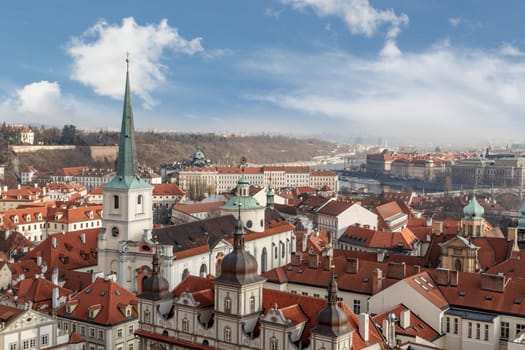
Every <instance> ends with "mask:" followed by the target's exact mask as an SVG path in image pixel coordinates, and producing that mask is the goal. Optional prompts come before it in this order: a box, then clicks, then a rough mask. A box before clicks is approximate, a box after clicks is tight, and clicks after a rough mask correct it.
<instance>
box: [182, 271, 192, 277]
mask: <svg viewBox="0 0 525 350" xmlns="http://www.w3.org/2000/svg"><path fill="white" fill-rule="evenodd" d="M189 274H190V270H188V269H184V271H182V279H185V278H186V277H188V275H189Z"/></svg>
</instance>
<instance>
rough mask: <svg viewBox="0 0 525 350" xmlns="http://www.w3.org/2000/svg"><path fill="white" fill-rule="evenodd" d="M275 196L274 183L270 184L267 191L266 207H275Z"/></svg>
mask: <svg viewBox="0 0 525 350" xmlns="http://www.w3.org/2000/svg"><path fill="white" fill-rule="evenodd" d="M274 197H275V193H274V192H273V188H272V184H271V183H270V184H269V185H268V191H267V192H266V207H268V208H270V209H274Z"/></svg>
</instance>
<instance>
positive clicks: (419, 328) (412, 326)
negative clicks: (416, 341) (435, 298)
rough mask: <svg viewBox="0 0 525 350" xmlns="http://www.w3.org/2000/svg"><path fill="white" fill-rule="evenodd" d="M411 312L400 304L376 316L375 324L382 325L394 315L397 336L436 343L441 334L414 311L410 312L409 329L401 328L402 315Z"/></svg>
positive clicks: (374, 318)
mask: <svg viewBox="0 0 525 350" xmlns="http://www.w3.org/2000/svg"><path fill="white" fill-rule="evenodd" d="M407 310H409V309H408V308H407V307H406V306H405V305H403V304H399V305H396V306H394V307H393V308H391V309H390V310H387V311H385V312H383V313H381V314H378V315H375V316H374V317H372V319H373V320H374V322H375V323H377V324H380V325H382V324H383V321H384V320H385V319H386V318H387V317H388V315H389V314H391V313H393V314H394V315H395V316H396V319H397V321H396V324H395V327H396V335H400V336H404V337H413V338H415V337H419V338H423V339H425V340H426V341H428V342H432V341H434V340H435V339H436V338H437V337H439V336H440V334H439V332H437V331H436V330H435V329H433V328H432V327H430V326H429V325H428V324H427V323H426V322H425V321H423V320H422V319H421V318H419V317H418V316H417V315H415V314H414V313H413V312H412V311H409V312H410V317H409V320H410V321H409V326H408V327H407V328H403V327H401V324H400V322H399V320H400V318H401V317H400V315H401V313H402V312H404V311H407Z"/></svg>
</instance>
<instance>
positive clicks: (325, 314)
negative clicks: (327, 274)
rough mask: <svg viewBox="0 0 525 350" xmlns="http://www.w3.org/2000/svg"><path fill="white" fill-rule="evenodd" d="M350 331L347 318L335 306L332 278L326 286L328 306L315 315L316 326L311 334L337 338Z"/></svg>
mask: <svg viewBox="0 0 525 350" xmlns="http://www.w3.org/2000/svg"><path fill="white" fill-rule="evenodd" d="M350 331H352V329H351V328H350V327H349V326H348V316H347V315H346V313H345V311H344V310H343V309H342V308H340V307H339V306H338V305H337V283H336V281H335V276H333V277H332V279H331V280H330V283H329V284H328V304H327V305H326V306H325V307H324V308H323V309H322V310H321V311H319V313H318V314H317V325H316V326H315V327H314V328H313V329H312V332H315V333H320V334H323V335H327V336H333V337H338V336H340V335H343V334H346V333H348V332H350Z"/></svg>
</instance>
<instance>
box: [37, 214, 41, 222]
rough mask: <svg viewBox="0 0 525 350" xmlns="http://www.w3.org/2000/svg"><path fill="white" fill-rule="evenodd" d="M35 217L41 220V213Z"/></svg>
mask: <svg viewBox="0 0 525 350" xmlns="http://www.w3.org/2000/svg"><path fill="white" fill-rule="evenodd" d="M36 219H37V220H38V221H40V220H42V214H41V213H38V214H36Z"/></svg>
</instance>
